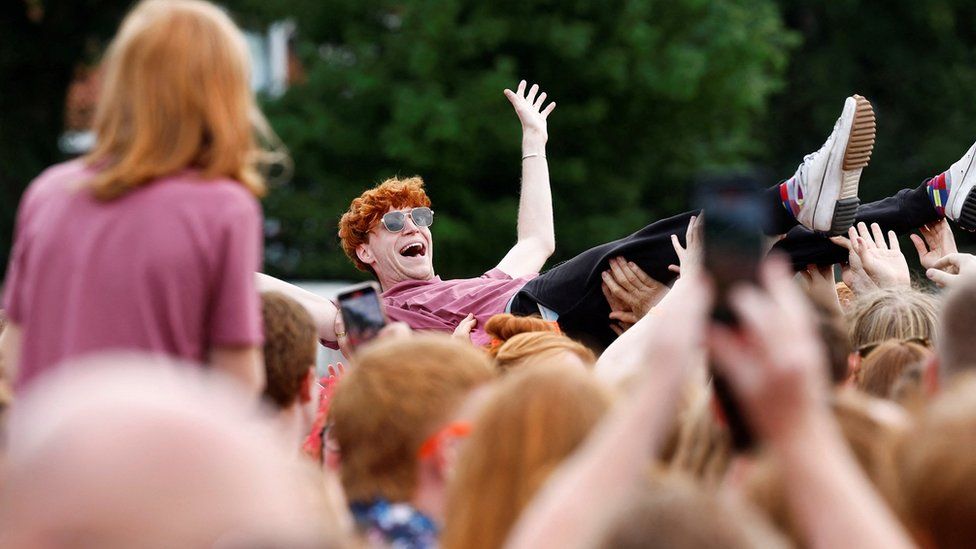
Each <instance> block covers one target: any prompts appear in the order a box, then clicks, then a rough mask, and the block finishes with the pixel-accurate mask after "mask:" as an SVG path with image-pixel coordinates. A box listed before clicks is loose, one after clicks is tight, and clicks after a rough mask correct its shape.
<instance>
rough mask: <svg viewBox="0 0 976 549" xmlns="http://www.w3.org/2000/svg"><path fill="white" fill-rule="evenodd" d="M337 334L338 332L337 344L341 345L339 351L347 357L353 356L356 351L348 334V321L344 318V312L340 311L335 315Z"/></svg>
mask: <svg viewBox="0 0 976 549" xmlns="http://www.w3.org/2000/svg"><path fill="white" fill-rule="evenodd" d="M335 334H336V344H337V345H338V346H339V352H340V353H342V356H344V357H346V358H351V357H352V355H353V354H354V353H355V350H354V349H353V348H352V345H350V344H349V336H347V335H346V322H345V321H344V320H343V319H342V313H341V312H338V313H336V315H335Z"/></svg>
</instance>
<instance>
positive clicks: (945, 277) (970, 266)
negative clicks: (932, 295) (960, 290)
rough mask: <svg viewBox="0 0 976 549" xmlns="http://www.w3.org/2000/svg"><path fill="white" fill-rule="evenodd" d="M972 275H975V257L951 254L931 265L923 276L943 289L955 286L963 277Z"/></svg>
mask: <svg viewBox="0 0 976 549" xmlns="http://www.w3.org/2000/svg"><path fill="white" fill-rule="evenodd" d="M973 273H976V256H973V255H972V254H961V253H952V254H949V255H947V256H945V257H943V258H942V259H940V260H938V261H936V262H935V263H933V264H932V268H931V269H929V270H927V271H925V276H927V277H929V279H930V280H932V282H935V283H936V284H937V285H938V286H939V287H940V288H944V287H947V286H952V285H954V284H956V283H957V282H958V281H959V279H960V278H962V277H964V276H973Z"/></svg>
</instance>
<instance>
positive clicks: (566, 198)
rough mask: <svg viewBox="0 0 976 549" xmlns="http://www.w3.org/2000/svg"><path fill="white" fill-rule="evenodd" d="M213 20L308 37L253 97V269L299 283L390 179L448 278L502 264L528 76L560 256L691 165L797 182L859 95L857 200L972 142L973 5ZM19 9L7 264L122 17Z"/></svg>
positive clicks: (7, 45) (331, 272)
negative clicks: (865, 115) (30, 202)
mask: <svg viewBox="0 0 976 549" xmlns="http://www.w3.org/2000/svg"><path fill="white" fill-rule="evenodd" d="M222 3H223V4H224V5H225V6H227V7H228V8H229V9H230V10H231V11H232V12H233V13H234V15H235V17H236V18H237V19H238V21H240V22H241V23H242V24H244V25H245V26H249V27H251V28H260V27H261V26H263V25H265V24H267V23H268V22H270V21H273V20H277V19H280V18H284V17H292V18H294V20H295V21H296V23H297V25H298V36H297V40H296V50H297V52H298V54H299V56H300V59H301V61H302V65H303V67H304V71H305V75H304V76H305V80H304V82H303V83H300V84H297V85H295V86H293V87H292V88H291V89H290V90H289V91H288V93H287V94H286V95H285V96H283V97H281V98H278V99H275V100H270V99H266V100H265V102H264V106H265V111H266V112H267V114H268V117H269V119H270V120H271V122H272V124H273V126H274V127H275V129H276V130H277V132H278V133H279V135H280V137H281V138H282V140H283V141H284V142H285V143H286V144H287V145H288V147H289V148H290V150H291V153H292V156H293V158H294V160H295V168H296V169H295V176H294V178H293V179H292V181H290V182H289V183H287V184H282V185H278V186H276V187H275V188H274V189H273V191H272V193H271V195H270V196H269V198H268V199H267V200H266V201H265V212H266V216H267V218H268V222H267V232H268V238H267V254H266V258H267V261H266V264H267V267H268V270H269V272H272V273H273V274H276V275H279V276H284V277H288V278H339V277H341V278H349V277H353V276H357V275H356V271H355V270H354V269H353V268H352V266H351V265H350V263H349V262H348V260H347V259H346V258H345V257H344V255H343V254H342V252H341V249H340V247H339V245H338V240H337V237H336V222H337V220H338V217H339V215H340V214H341V213H342V211H344V210H345V209H346V207H347V206H348V204H349V202H350V201H351V199H352V198H353V197H355V196H356V195H358V194H359V193H360V192H361V191H362V190H364V189H365V188H367V187H369V186H371V185H373V184H375V183H377V182H379V181H381V180H383V179H385V178H386V177H389V176H392V175H402V176H410V175H414V174H419V175H421V176H423V177H424V179H425V180H426V181H427V184H428V188H429V192H430V194H431V196H432V198H433V200H434V209H435V210H436V211H437V221H436V223H435V224H434V227H433V230H434V235H435V239H436V241H437V242H436V246H435V251H436V252H437V253H436V254H435V261H436V266H437V268H438V271H439V272H440V273H441V274H443V275H445V276H470V275H476V274H478V273H480V272H483V271H484V270H485V269H488V268H489V267H491V266H493V265H494V264H495V263H496V262H497V261H498V260H499V259H500V258H501V257H502V255H503V254H504V252H505V251H506V250H507V249H508V247H510V246H511V244H512V243H513V242H514V239H515V219H516V207H517V200H518V186H519V176H520V173H519V172H520V163H519V145H520V140H519V125H518V121H517V119H516V117H515V115H514V113H513V112H512V110H511V107H510V105H509V104H508V102H507V101H506V100H505V98H504V97H503V95H502V93H501V92H502V90H503V89H504V88H505V87H513V86H515V85H516V84H517V83H518V80H519V79H520V78H526V79H528V80H530V81H532V82H539V83H541V84H542V85H543V87H544V89H545V90H546V91H547V92H548V93H549V95H550V97H551V98H553V99H555V100H556V101H557V102H558V103H559V107H558V108H557V109H556V111H555V112H554V113H553V115H552V117H550V128H549V133H550V142H549V147H548V155H549V162H550V167H551V171H552V188H553V194H554V199H555V208H556V236H557V252H556V257H554V260H560V259H566V258H568V257H571V256H572V255H573V254H575V253H577V252H579V251H581V250H583V249H585V248H587V247H589V246H591V245H594V244H597V243H600V242H603V241H607V240H611V239H614V238H618V237H620V236H623V235H625V234H627V233H629V232H631V231H633V230H636V229H638V228H639V227H641V226H643V225H644V224H646V223H647V222H649V221H652V220H654V219H656V218H659V217H662V216H667V215H671V214H673V213H676V212H678V211H681V210H682V209H684V208H686V207H687V204H686V199H685V197H686V194H685V189H686V186H687V182H688V181H689V180H690V177H691V176H692V175H693V174H694V173H696V172H698V171H699V170H702V169H707V168H722V167H728V166H736V165H739V164H741V163H743V162H758V163H763V164H768V165H770V166H772V167H773V168H774V169H775V170H776V171H777V173H780V174H782V176H783V177H788V176H789V175H791V174H792V173H793V170H794V169H795V167H796V164H797V163H798V162H799V161H800V160H801V159H802V156H803V155H804V154H806V153H808V152H811V151H813V150H816V149H817V148H818V147H819V146H820V144H821V143H822V142H823V140H824V138H825V137H826V135H827V133H828V132H829V130H830V128H831V126H832V124H833V121H834V119H835V118H836V117H837V115H838V113H839V110H840V107H841V105H842V103H843V99H844V97H846V96H847V95H850V94H851V93H860V94H862V95H865V96H866V97H868V98H869V99H871V100H872V102H873V103H874V105H875V108H876V111H877V115H878V129H879V134H878V136H879V137H878V144H877V147H876V150H875V156H874V159H873V161H872V164H871V166H870V167H869V168H868V169H867V170H866V171H865V176H864V178H863V180H862V193H861V195H862V198H863V199H868V200H870V199H874V198H879V197H881V196H885V195H887V194H889V193H890V192H892V191H894V190H896V189H898V188H901V187H904V186H913V185H915V184H917V183H918V181H919V180H920V179H921V178H922V177H925V176H927V175H931V174H933V173H937V172H939V171H941V170H943V169H944V168H945V167H946V166H948V165H949V164H950V163H951V162H952V161H954V160H955V159H956V158H958V157H959V156H960V155H961V154H962V153H963V152H964V151H965V149H966V148H967V147H968V145H969V144H970V143H972V141H973V139H974V137H976V132H974V131H972V129H971V125H972V124H971V121H974V120H976V102H974V101H972V100H971V99H970V90H972V89H974V85H976V59H974V57H976V28H974V27H973V26H972V25H971V23H972V22H973V21H974V20H976V5H973V4H972V3H970V2H965V1H962V0H914V1H908V0H831V1H825V0H819V1H813V2H810V1H800V0H711V1H709V0H671V1H665V0H608V1H606V2H594V1H584V0H565V1H558V0H521V1H517V2H516V1H512V0H499V1H495V2H476V1H474V0H436V1H435V0H362V1H357V0H276V1H275V2H267V1H266V0H227V1H224V2H222ZM32 4H33V5H37V4H39V5H41V6H43V8H44V18H43V19H42V20H40V21H32V20H29V19H27V18H26V17H25V15H24V6H25V5H27V4H25V3H23V0H8V1H6V2H0V74H2V75H3V77H4V80H5V81H6V82H8V85H5V86H3V87H2V88H0V185H2V186H3V189H2V191H3V192H2V195H0V197H2V198H0V200H2V202H0V257H2V258H3V259H0V261H5V259H6V256H7V253H8V245H9V244H8V243H9V235H10V227H11V225H12V214H13V211H14V207H15V204H16V197H17V196H19V194H20V192H21V190H22V189H23V186H24V185H26V183H27V182H28V181H29V180H30V179H31V178H32V177H33V176H35V175H36V174H37V173H39V172H40V170H41V169H43V168H44V166H46V165H47V164H49V163H51V162H54V161H57V160H58V159H59V156H58V153H57V148H56V139H57V135H58V133H59V132H60V126H59V124H60V123H61V120H62V118H63V114H62V112H61V111H62V108H63V98H64V88H65V87H66V85H67V81H68V79H69V78H70V75H71V71H72V70H73V67H74V66H75V65H76V64H77V63H78V62H79V61H81V60H85V59H91V58H93V56H95V55H97V47H98V45H100V44H104V41H105V40H106V39H107V38H108V37H110V35H111V32H112V30H113V28H114V26H115V25H116V24H117V23H118V21H119V20H120V19H121V17H122V15H123V13H124V10H125V9H126V7H127V5H128V4H129V2H127V1H124V0H114V1H113V0H79V1H75V0H71V1H69V0H43V1H39V0H32ZM908 249H910V247H909V248H908ZM358 276H362V275H358Z"/></svg>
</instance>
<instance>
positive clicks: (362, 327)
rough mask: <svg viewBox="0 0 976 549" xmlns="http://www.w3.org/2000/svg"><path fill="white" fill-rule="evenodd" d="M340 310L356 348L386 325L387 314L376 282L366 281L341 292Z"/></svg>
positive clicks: (348, 335) (347, 333)
mask: <svg viewBox="0 0 976 549" xmlns="http://www.w3.org/2000/svg"><path fill="white" fill-rule="evenodd" d="M337 299H338V301H339V311H340V313H341V314H342V322H343V324H344V325H345V329H346V334H345V337H346V338H347V340H348V342H349V345H350V346H351V347H352V348H353V349H355V348H357V347H358V346H360V345H362V344H363V343H366V342H367V341H369V340H371V339H373V338H374V337H376V335H377V334H379V332H380V330H382V329H383V327H384V326H386V323H387V320H386V314H385V313H384V312H383V303H382V302H381V301H380V292H379V288H378V287H377V285H376V283H375V282H364V283H362V284H356V285H355V286H350V287H348V288H346V289H344V290H342V291H340V292H339V295H338V296H337Z"/></svg>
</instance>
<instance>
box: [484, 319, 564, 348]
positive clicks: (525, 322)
mask: <svg viewBox="0 0 976 549" xmlns="http://www.w3.org/2000/svg"><path fill="white" fill-rule="evenodd" d="M529 332H553V333H559V325H558V324H556V323H555V322H550V321H548V320H543V319H542V318H540V317H538V316H515V315H513V314H510V313H500V314H497V315H494V316H492V317H491V318H489V319H488V322H486V323H485V333H487V334H488V336H490V337H491V343H492V346H491V348H490V349H489V350H488V352H489V354H491V356H495V354H496V353H497V351H498V348H499V347H501V346H502V345H504V344H505V342H506V341H508V340H509V339H511V338H512V337H514V336H517V335H519V334H525V333H529Z"/></svg>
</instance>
